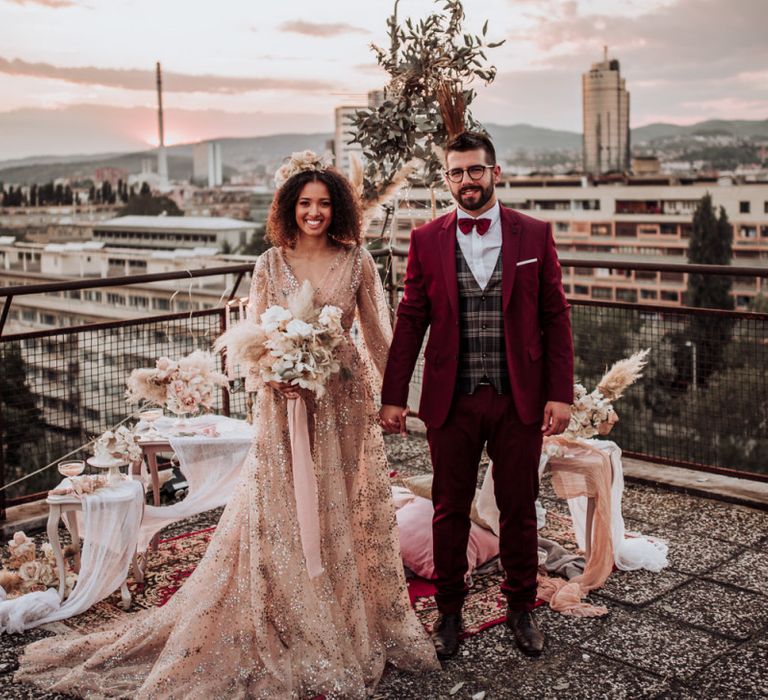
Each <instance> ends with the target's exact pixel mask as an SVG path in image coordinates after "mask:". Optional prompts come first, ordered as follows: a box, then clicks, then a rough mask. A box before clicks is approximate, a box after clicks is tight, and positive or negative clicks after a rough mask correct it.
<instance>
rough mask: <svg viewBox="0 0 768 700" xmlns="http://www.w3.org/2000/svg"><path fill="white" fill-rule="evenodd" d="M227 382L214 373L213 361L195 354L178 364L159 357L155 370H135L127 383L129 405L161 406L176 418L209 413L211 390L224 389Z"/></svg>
mask: <svg viewBox="0 0 768 700" xmlns="http://www.w3.org/2000/svg"><path fill="white" fill-rule="evenodd" d="M226 385H227V378H226V377H225V376H224V375H223V374H221V372H219V371H218V370H217V367H216V358H215V357H214V356H213V355H212V354H211V353H210V352H205V351H203V350H195V351H194V352H192V353H190V354H189V355H187V356H186V357H183V358H181V359H180V360H171V359H170V358H168V357H161V358H159V359H158V360H157V363H156V364H155V367H154V368H141V369H135V370H133V372H131V374H130V376H129V377H128V381H127V390H126V400H127V401H128V403H129V404H135V403H139V402H140V401H145V402H146V403H149V404H153V405H155V406H164V407H165V408H167V409H168V410H169V411H171V412H172V413H175V414H176V415H177V416H183V415H192V414H195V413H198V412H199V411H200V410H205V411H210V410H211V409H212V408H213V404H214V390H215V388H216V387H217V386H226Z"/></svg>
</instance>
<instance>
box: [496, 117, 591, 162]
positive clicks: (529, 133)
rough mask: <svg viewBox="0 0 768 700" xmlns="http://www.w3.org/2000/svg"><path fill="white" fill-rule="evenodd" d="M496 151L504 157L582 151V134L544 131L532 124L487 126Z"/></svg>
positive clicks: (551, 130)
mask: <svg viewBox="0 0 768 700" xmlns="http://www.w3.org/2000/svg"><path fill="white" fill-rule="evenodd" d="M484 126H485V128H486V129H487V130H488V133H489V134H490V135H491V137H492V138H493V142H494V145H495V147H496V151H497V152H498V153H499V154H500V155H502V156H504V155H507V154H511V153H513V152H514V151H518V150H520V149H525V150H528V151H560V150H579V149H581V134H580V133H577V132H575V131H558V130H556V129H544V128H542V127H539V126H531V125H530V124H513V125H512V126H504V125H502V124H485V125H484Z"/></svg>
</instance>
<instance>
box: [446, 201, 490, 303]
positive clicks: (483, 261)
mask: <svg viewBox="0 0 768 700" xmlns="http://www.w3.org/2000/svg"><path fill="white" fill-rule="evenodd" d="M456 213H457V217H456V240H457V241H458V244H459V247H460V248H461V252H462V253H464V259H465V260H466V261H467V265H469V269H470V270H471V271H472V276H473V277H474V278H475V280H476V281H477V283H478V284H479V285H480V289H485V288H486V287H487V286H488V282H489V281H490V279H491V275H493V270H494V268H495V267H496V262H497V260H498V259H499V253H500V252H501V208H500V207H499V203H498V202H496V204H494V205H493V206H492V207H491V208H490V209H489V210H488V211H487V212H485V213H484V214H482V215H481V216H479V217H472V216H470V215H469V214H467V213H466V212H465V211H464V210H462V209H458V208H457V209H456ZM472 218H478V219H490V220H491V226H490V228H489V229H488V230H487V231H486V232H485V233H484V234H483V235H482V236H481V235H480V234H479V233H478V232H477V228H473V229H472V231H470V232H469V233H462V231H461V229H460V228H459V224H458V220H459V219H472Z"/></svg>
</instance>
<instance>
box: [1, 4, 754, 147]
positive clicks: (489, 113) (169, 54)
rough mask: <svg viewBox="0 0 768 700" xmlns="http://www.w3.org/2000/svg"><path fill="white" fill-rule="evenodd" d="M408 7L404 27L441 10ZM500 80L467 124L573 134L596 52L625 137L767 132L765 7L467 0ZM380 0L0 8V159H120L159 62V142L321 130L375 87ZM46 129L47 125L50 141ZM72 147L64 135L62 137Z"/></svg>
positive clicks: (147, 101) (148, 123) (381, 29)
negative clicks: (336, 111) (758, 128)
mask: <svg viewBox="0 0 768 700" xmlns="http://www.w3.org/2000/svg"><path fill="white" fill-rule="evenodd" d="M441 5H442V3H438V4H437V5H435V4H434V3H433V2H431V1H429V0H402V2H401V3H400V15H401V16H402V17H406V16H410V17H413V18H420V17H423V16H425V15H426V14H427V13H429V12H430V11H432V10H433V9H434V8H437V7H440V6H441ZM464 6H465V10H466V13H467V21H466V26H467V28H468V29H470V30H472V31H479V29H480V27H481V26H482V23H483V22H484V21H485V20H486V19H488V20H489V31H488V35H489V39H491V40H499V39H506V40H507V41H506V44H505V45H504V46H502V47H501V48H499V49H495V50H492V51H490V52H489V53H490V56H489V57H490V58H491V60H492V62H493V63H495V64H496V66H497V67H498V70H499V74H498V78H497V80H496V82H495V83H494V84H493V85H492V86H491V87H489V88H484V87H482V86H478V91H479V98H478V100H477V102H476V106H475V110H474V111H475V115H476V116H477V117H478V118H479V119H480V120H481V121H485V122H494V123H499V124H515V123H520V122H525V123H530V124H535V125H537V126H546V127H551V128H559V129H568V130H571V131H580V130H581V73H582V72H584V71H585V70H587V69H588V68H589V65H590V63H592V62H593V61H597V60H600V58H601V56H602V47H603V45H604V44H608V46H609V52H610V55H611V56H612V57H615V58H618V59H619V60H620V61H621V66H622V74H623V75H624V77H625V78H626V80H627V87H628V89H629V91H630V93H631V123H632V126H640V125H642V124H647V123H650V122H654V121H668V122H675V123H692V122H696V121H700V120H703V119H708V118H730V119H765V118H767V117H768V40H766V33H765V32H766V25H767V24H768V2H767V1H766V0H623V1H622V2H619V1H617V0H565V1H563V0H465V2H464ZM392 7H393V2H392V1H391V0H358V1H356V2H350V1H349V0H324V1H322V2H321V1H319V0H315V1H313V2H309V1H307V0H287V1H286V0H284V1H283V2H264V1H263V0H261V1H260V0H251V1H250V2H246V1H244V0H243V1H237V0H217V1H216V2H213V3H209V2H206V3H202V2H192V1H190V0H151V1H150V0H83V1H81V0H0V160H5V159H8V158H15V157H22V156H26V155H32V154H37V153H71V152H78V153H89V152H97V151H103V150H111V149H114V150H126V149H130V148H135V147H140V146H141V144H142V143H145V144H149V143H152V142H153V141H154V139H155V138H156V134H155V125H154V123H153V121H152V113H151V110H154V108H155V104H156V100H155V92H154V73H153V69H154V63H155V61H156V60H159V61H161V62H162V65H163V69H164V72H165V94H164V100H165V106H166V108H167V113H168V121H167V133H168V140H169V141H170V142H172V143H173V142H181V141H193V140H199V139H203V138H211V137H216V136H246V135H248V136H250V135H260V134H268V133H276V132H288V131H302V132H322V131H330V130H331V128H332V115H333V108H334V106H336V105H338V104H343V103H359V102H360V101H361V99H363V94H364V93H365V92H366V91H367V90H370V89H374V88H377V87H381V86H382V85H383V83H384V81H385V79H386V76H385V74H384V73H383V72H382V71H380V69H378V67H377V66H376V64H375V59H374V56H373V53H372V52H371V50H370V48H369V45H370V44H371V42H374V43H378V44H385V43H386V33H385V30H386V24H385V22H386V18H387V16H388V15H389V14H390V13H391V11H392ZM57 126H58V128H57ZM63 135H66V138H63Z"/></svg>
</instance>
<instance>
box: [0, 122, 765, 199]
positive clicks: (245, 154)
mask: <svg viewBox="0 0 768 700" xmlns="http://www.w3.org/2000/svg"><path fill="white" fill-rule="evenodd" d="M3 116H4V115H3V114H0V132H2V120H3ZM485 127H486V128H487V129H488V131H489V133H490V134H491V136H492V137H493V140H494V143H495V145H496V149H497V151H498V153H499V155H500V156H501V157H502V158H505V157H513V156H514V154H515V153H516V152H519V151H520V150H525V151H528V152H547V151H572V152H574V155H577V154H576V152H577V151H579V150H580V149H581V140H582V137H581V134H580V133H577V132H573V131H563V130H556V129H546V128H542V127H537V126H532V125H530V124H514V125H501V124H486V125H485ZM724 134H726V135H733V136H735V137H738V138H755V139H761V140H768V120H763V121H746V120H708V121H702V122H699V123H697V124H691V125H688V126H680V125H677V124H665V123H656V124H648V125H646V126H641V127H638V128H636V129H632V133H631V142H632V144H633V146H634V145H651V144H655V143H659V142H663V141H665V140H671V139H680V138H683V137H693V136H696V135H724ZM332 138H333V135H332V134H331V133H281V134H272V135H267V136H254V137H233V138H221V139H216V140H217V141H219V142H220V143H221V149H222V161H223V163H224V175H225V176H227V175H231V174H233V173H235V172H237V171H239V170H246V171H251V170H254V169H255V168H257V167H258V166H264V167H267V168H271V167H273V166H274V165H276V164H277V163H279V162H280V161H281V160H282V159H283V158H284V157H285V155H286V154H288V153H290V152H292V151H297V150H304V149H312V150H315V151H324V150H326V149H327V148H328V143H329V141H330V140H331V139H332ZM167 150H168V165H169V171H170V176H171V178H172V179H178V180H184V179H188V178H189V177H190V176H191V173H192V144H180V145H176V146H169V147H168V149H167ZM154 154H155V150H154V149H144V150H134V151H132V152H122V153H121V152H117V153H116V152H106V153H97V154H89V155H67V156H33V157H28V158H17V159H9V160H4V161H0V181H2V182H7V183H22V184H28V183H32V182H46V181H49V180H52V179H55V178H58V177H75V178H83V179H85V178H88V177H92V176H93V171H94V170H95V169H96V168H100V167H108V166H109V167H116V168H122V169H124V170H126V171H127V172H129V173H138V172H140V171H141V164H142V161H143V160H145V159H147V158H154V157H155V155H154Z"/></svg>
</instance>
